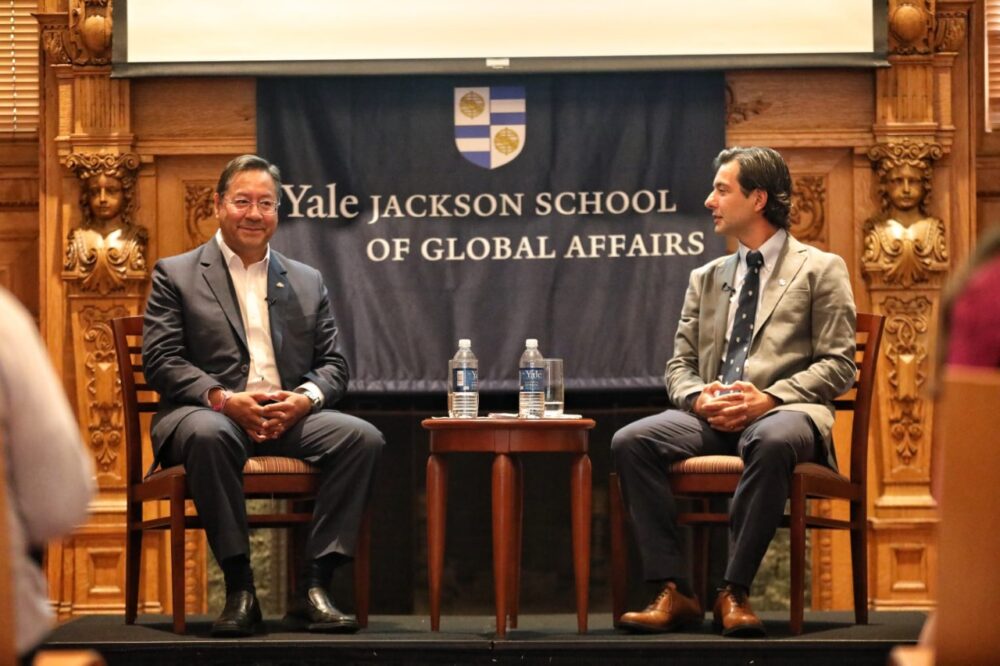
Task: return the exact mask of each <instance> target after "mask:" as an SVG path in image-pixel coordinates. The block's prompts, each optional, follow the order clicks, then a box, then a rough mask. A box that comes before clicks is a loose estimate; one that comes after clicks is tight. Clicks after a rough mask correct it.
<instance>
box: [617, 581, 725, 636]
mask: <svg viewBox="0 0 1000 666" xmlns="http://www.w3.org/2000/svg"><path fill="white" fill-rule="evenodd" d="M704 620H705V613H704V612H703V611H702V610H701V604H700V603H699V602H698V599H697V598H696V597H686V596H684V595H683V594H681V593H680V592H678V591H677V585H675V584H674V583H672V582H670V583H667V584H666V585H665V586H664V587H663V590H662V591H661V592H660V594H659V595H657V597H656V598H655V599H653V601H652V602H651V603H650V604H649V605H648V606H646V610H643V611H631V612H629V613H625V614H624V615H622V616H621V619H619V620H618V627H619V628H620V629H628V630H629V631H636V632H642V633H650V634H659V633H666V632H668V631H677V630H678V629H682V628H685V627H697V626H700V625H701V623H702V622H703V621H704Z"/></svg>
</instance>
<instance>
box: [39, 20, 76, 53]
mask: <svg viewBox="0 0 1000 666" xmlns="http://www.w3.org/2000/svg"><path fill="white" fill-rule="evenodd" d="M35 16H36V17H37V18H38V34H39V41H40V42H41V44H42V49H43V50H44V51H45V54H46V55H47V56H48V63H49V64H50V65H68V64H70V63H72V62H73V60H72V58H70V56H69V53H67V52H66V46H65V43H66V41H65V40H66V39H68V38H69V35H68V33H69V30H68V29H67V26H68V25H69V22H68V16H67V15H66V13H65V12H64V13H60V14H42V13H39V14H35Z"/></svg>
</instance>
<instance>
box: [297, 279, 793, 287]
mask: <svg viewBox="0 0 1000 666" xmlns="http://www.w3.org/2000/svg"><path fill="white" fill-rule="evenodd" d="M778 284H779V285H781V286H782V287H784V286H785V278H781V279H780V280H778ZM278 286H279V287H280V286H281V285H280V284H279V285H278Z"/></svg>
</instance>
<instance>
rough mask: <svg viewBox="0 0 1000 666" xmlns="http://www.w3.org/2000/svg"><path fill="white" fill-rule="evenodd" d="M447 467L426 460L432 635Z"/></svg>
mask: <svg viewBox="0 0 1000 666" xmlns="http://www.w3.org/2000/svg"><path fill="white" fill-rule="evenodd" d="M447 507H448V465H447V463H446V462H445V460H444V458H443V457H441V456H437V455H434V454H431V455H430V457H429V458H427V580H428V587H429V590H428V593H429V595H430V607H431V631H438V630H439V629H440V628H441V575H442V571H443V570H444V534H445V521H446V518H447V515H448V510H447Z"/></svg>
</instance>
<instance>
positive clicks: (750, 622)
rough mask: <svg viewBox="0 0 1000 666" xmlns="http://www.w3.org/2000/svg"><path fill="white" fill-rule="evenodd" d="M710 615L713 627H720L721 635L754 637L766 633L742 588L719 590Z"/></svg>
mask: <svg viewBox="0 0 1000 666" xmlns="http://www.w3.org/2000/svg"><path fill="white" fill-rule="evenodd" d="M712 615H713V620H714V622H713V623H714V625H715V628H716V629H721V630H722V635H723V636H739V637H741V638H754V637H758V636H766V635H767V632H766V631H765V630H764V623H763V622H761V621H760V618H759V617H757V614H756V613H754V612H753V608H751V607H750V599H749V598H748V597H747V595H746V593H745V592H743V591H742V590H734V589H732V588H730V587H727V588H725V589H722V590H719V596H718V597H716V598H715V609H714V611H713V612H712Z"/></svg>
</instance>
